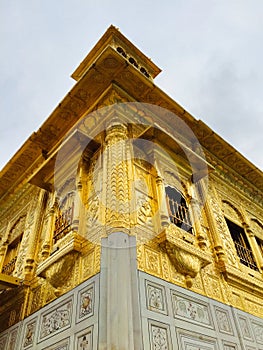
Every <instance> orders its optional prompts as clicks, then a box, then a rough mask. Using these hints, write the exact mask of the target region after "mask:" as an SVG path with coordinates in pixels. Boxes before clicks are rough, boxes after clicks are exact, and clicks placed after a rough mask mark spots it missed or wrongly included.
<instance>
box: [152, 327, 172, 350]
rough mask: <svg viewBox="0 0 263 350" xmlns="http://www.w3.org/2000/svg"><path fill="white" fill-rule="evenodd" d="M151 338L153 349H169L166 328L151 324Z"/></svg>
mask: <svg viewBox="0 0 263 350" xmlns="http://www.w3.org/2000/svg"><path fill="white" fill-rule="evenodd" d="M151 340H152V349H153V350H169V343H168V335H167V329H166V328H161V327H158V326H155V325H151Z"/></svg>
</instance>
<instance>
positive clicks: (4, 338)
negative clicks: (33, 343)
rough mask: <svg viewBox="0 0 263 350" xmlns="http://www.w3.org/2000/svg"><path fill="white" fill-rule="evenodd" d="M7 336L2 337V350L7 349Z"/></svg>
mask: <svg viewBox="0 0 263 350" xmlns="http://www.w3.org/2000/svg"><path fill="white" fill-rule="evenodd" d="M7 337H8V335H7V334H4V335H2V336H1V337H0V349H5V348H6V345H7Z"/></svg>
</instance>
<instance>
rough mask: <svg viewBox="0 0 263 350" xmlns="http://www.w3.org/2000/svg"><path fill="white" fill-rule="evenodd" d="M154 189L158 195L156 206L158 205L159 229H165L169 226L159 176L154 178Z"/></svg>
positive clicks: (162, 187) (162, 186)
mask: <svg viewBox="0 0 263 350" xmlns="http://www.w3.org/2000/svg"><path fill="white" fill-rule="evenodd" d="M156 189H157V194H158V205H159V213H160V220H161V227H163V228H165V227H168V226H169V224H170V222H169V216H168V211H167V207H166V203H165V189H164V184H163V179H162V178H161V177H160V176H157V178H156Z"/></svg>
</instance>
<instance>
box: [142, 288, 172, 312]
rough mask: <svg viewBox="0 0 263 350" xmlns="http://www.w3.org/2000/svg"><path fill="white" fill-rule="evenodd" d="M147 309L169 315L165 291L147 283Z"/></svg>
mask: <svg viewBox="0 0 263 350" xmlns="http://www.w3.org/2000/svg"><path fill="white" fill-rule="evenodd" d="M146 296H147V309H148V310H151V311H156V312H161V313H165V314H167V310H166V300H165V290H164V288H163V287H162V286H156V285H153V284H151V283H149V282H148V281H146Z"/></svg>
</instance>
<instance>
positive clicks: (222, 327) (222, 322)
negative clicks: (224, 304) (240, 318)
mask: <svg viewBox="0 0 263 350" xmlns="http://www.w3.org/2000/svg"><path fill="white" fill-rule="evenodd" d="M215 315H216V319H217V325H218V329H219V332H221V333H226V334H231V335H233V329H232V326H231V322H230V317H229V313H228V311H227V310H224V309H221V308H219V307H215Z"/></svg>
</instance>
